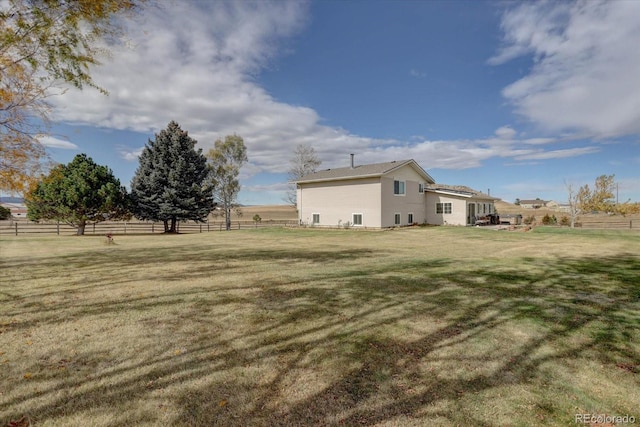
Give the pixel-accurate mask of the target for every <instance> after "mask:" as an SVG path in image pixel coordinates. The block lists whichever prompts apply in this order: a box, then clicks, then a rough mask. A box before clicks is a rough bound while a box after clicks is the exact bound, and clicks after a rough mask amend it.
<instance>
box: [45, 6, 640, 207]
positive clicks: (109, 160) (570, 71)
mask: <svg viewBox="0 0 640 427" xmlns="http://www.w3.org/2000/svg"><path fill="white" fill-rule="evenodd" d="M127 25H128V29H127V31H126V40H124V43H123V44H122V46H116V47H113V48H112V52H113V54H112V56H111V58H108V59H105V61H104V63H103V64H102V65H101V66H99V67H96V68H95V69H93V71H92V72H93V75H94V78H95V81H96V82H97V83H98V84H99V85H101V86H103V87H105V88H106V89H107V90H109V92H110V95H109V96H107V97H105V96H103V95H101V94H99V93H98V92H97V91H94V90H92V89H85V90H84V91H77V90H75V89H73V88H70V89H68V90H67V91H66V92H65V93H64V94H61V95H56V96H53V97H51V98H50V100H51V103H52V105H53V107H54V109H53V116H54V120H55V123H56V125H55V127H54V129H53V130H54V135H52V136H51V137H47V138H45V139H44V141H43V142H45V144H47V145H48V146H49V147H50V151H51V154H52V157H53V159H54V160H56V161H59V162H68V161H69V160H71V158H73V156H75V155H76V154H78V153H80V152H85V153H87V154H88V155H90V156H91V157H93V159H94V160H95V161H96V162H98V163H100V164H105V165H108V166H109V167H110V168H111V169H113V171H114V173H115V174H116V175H117V176H118V178H120V180H121V182H122V183H123V184H124V185H127V186H128V185H129V183H130V181H131V178H132V177H133V174H134V172H135V169H136V167H137V154H138V153H139V152H140V151H141V149H142V147H143V146H144V144H145V143H146V142H147V141H148V139H149V138H153V137H154V134H155V133H157V132H159V131H160V130H161V129H163V128H165V127H166V126H167V124H168V122H169V121H170V120H176V121H177V122H178V123H180V125H181V126H182V128H183V129H185V130H188V131H189V133H190V135H191V136H192V137H194V138H195V139H197V140H198V146H199V147H201V148H203V150H204V151H207V150H208V149H209V148H211V147H212V146H213V143H214V141H215V140H216V139H217V138H222V137H224V136H225V135H227V134H232V133H237V134H238V135H241V136H242V137H243V138H244V140H245V143H246V145H247V148H248V156H249V163H248V164H247V165H246V166H245V167H244V168H243V170H242V177H241V178H242V180H241V182H242V185H243V189H242V191H241V194H240V202H241V203H245V204H283V203H284V195H285V192H286V189H287V183H286V171H287V169H288V168H289V158H290V156H291V152H292V150H293V148H294V147H295V146H296V145H297V144H309V145H311V146H313V147H314V148H315V150H316V151H317V153H318V154H319V157H320V159H321V160H322V165H321V168H322V169H324V168H331V167H340V166H347V165H348V164H349V153H355V154H356V163H376V162H385V161H391V160H401V159H408V158H413V159H415V160H416V161H418V163H420V164H421V165H422V166H423V167H424V168H425V169H426V170H427V171H428V172H429V174H430V175H431V176H433V177H434V178H435V179H436V181H438V182H440V183H444V184H460V185H468V186H470V187H473V188H476V189H478V190H482V191H487V189H490V191H491V194H492V195H494V196H496V197H501V198H503V199H504V200H507V201H513V200H515V199H516V198H521V199H527V198H536V197H540V198H543V199H554V200H560V201H563V200H565V199H566V188H565V183H571V184H573V185H575V186H578V185H582V184H585V183H588V184H591V185H592V184H593V182H594V180H595V178H596V177H597V176H599V175H602V174H615V175H616V179H617V181H618V182H619V195H620V199H621V200H626V199H627V198H631V199H633V200H636V201H640V49H638V48H637V46H640V2H638V1H634V0H629V1H625V0H619V1H610V2H598V1H595V0H590V1H584V2H542V1H541V2H483V1H375V0H374V1H366V2H364V1H315V2H310V3H305V2H302V1H290V2H287V1H277V2H273V3H269V2H266V1H260V2H248V1H240V2H222V1H220V2H195V1H192V2H189V1H173V2H169V1H159V3H158V6H157V7H152V8H149V9H148V10H146V11H145V12H144V13H143V14H142V15H141V16H138V17H136V18H135V20H134V21H131V22H129V23H127Z"/></svg>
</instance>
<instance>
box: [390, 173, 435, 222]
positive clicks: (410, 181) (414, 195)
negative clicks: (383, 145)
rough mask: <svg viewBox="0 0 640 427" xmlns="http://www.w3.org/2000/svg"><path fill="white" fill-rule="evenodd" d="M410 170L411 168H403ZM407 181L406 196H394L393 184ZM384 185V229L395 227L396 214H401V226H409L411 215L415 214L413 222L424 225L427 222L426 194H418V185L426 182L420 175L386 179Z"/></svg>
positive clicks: (395, 176) (402, 175)
mask: <svg viewBox="0 0 640 427" xmlns="http://www.w3.org/2000/svg"><path fill="white" fill-rule="evenodd" d="M404 169H409V168H403V170H404ZM395 180H402V181H405V194H404V195H396V194H393V182H394V181H395ZM381 181H382V182H381V184H382V227H394V226H396V224H395V214H396V213H399V214H400V226H403V225H409V220H408V218H409V213H413V222H414V223H418V224H422V223H423V222H425V220H426V207H425V194H424V192H423V193H419V192H418V183H419V182H422V184H424V181H423V180H422V177H421V176H420V175H418V174H415V175H409V174H396V175H394V176H390V177H384V178H382V180H381Z"/></svg>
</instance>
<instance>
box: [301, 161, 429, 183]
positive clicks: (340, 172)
mask: <svg viewBox="0 0 640 427" xmlns="http://www.w3.org/2000/svg"><path fill="white" fill-rule="evenodd" d="M406 165H410V166H411V167H413V169H415V171H416V172H418V173H419V174H420V175H422V176H423V177H424V179H425V181H427V182H435V181H434V180H433V178H431V176H430V175H429V174H428V173H427V172H425V170H424V169H422V167H420V165H419V164H418V163H416V161H415V160H413V159H409V160H398V161H395V160H394V161H392V162H385V163H373V164H370V165H357V166H355V167H353V168H351V167H346V168H334V169H326V170H322V171H318V172H315V173H312V174H309V175H306V176H303V177H302V178H300V179H298V180H297V181H296V182H297V183H298V184H300V183H309V182H322V181H340V180H344V179H360V178H370V177H377V176H382V175H386V174H388V173H391V172H393V171H394V170H397V169H400V168H402V167H404V166H406Z"/></svg>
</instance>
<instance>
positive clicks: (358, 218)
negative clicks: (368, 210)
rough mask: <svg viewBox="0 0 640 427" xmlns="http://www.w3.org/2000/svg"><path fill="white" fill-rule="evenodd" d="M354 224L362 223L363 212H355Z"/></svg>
mask: <svg viewBox="0 0 640 427" xmlns="http://www.w3.org/2000/svg"><path fill="white" fill-rule="evenodd" d="M353 225H362V214H353Z"/></svg>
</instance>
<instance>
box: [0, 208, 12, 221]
mask: <svg viewBox="0 0 640 427" xmlns="http://www.w3.org/2000/svg"><path fill="white" fill-rule="evenodd" d="M9 218H11V210H10V209H7V208H5V207H4V206H0V220H5V219H9Z"/></svg>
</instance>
